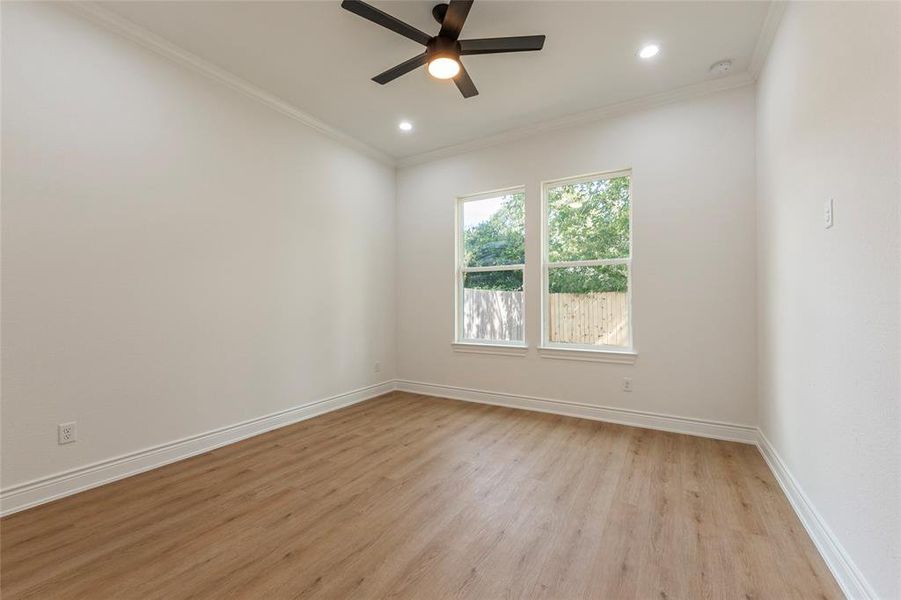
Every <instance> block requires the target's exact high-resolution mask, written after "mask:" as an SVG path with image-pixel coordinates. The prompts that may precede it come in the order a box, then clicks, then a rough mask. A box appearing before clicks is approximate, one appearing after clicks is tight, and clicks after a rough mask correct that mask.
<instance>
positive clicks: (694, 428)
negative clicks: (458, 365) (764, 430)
mask: <svg viewBox="0 0 901 600" xmlns="http://www.w3.org/2000/svg"><path fill="white" fill-rule="evenodd" d="M397 389H398V390H401V391H405V392H412V393H415V394H425V395H428V396H438V397H440V398H450V399H452V400H466V401H468V402H478V403H481V404H493V405H496V406H506V407H509V408H519V409H524V410H532V411H537V412H544V413H553V414H555V415H565V416H568V417H581V418H583V419H592V420H594V421H606V422H608V423H618V424H620V425H631V426H633V427H644V428H645V429H658V430H661V431H671V432H674V433H686V434H688V435H696V436H700V437H707V438H714V439H717V440H726V441H730V442H741V443H743V444H756V443H757V428H756V427H751V426H750V425H735V424H732V423H721V422H719V421H708V420H705V419H691V418H687V417H676V416H672V415H664V414H659V413H652V412H645V411H639V410H630V409H625V408H613V407H609V406H596V405H594V404H583V403H580V402H567V401H564V400H551V399H548V398H536V397H533V396H521V395H518V394H507V393H502V392H486V391H483V390H473V389H468V388H462V387H456V386H450V385H439V384H434V383H422V382H419V381H406V380H403V379H399V380H397Z"/></svg>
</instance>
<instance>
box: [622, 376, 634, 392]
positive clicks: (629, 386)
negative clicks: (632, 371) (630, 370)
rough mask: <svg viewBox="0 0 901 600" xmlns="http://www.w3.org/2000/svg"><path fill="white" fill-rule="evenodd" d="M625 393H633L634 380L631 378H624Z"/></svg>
mask: <svg viewBox="0 0 901 600" xmlns="http://www.w3.org/2000/svg"><path fill="white" fill-rule="evenodd" d="M623 391H624V392H631V391H632V378H631V377H623Z"/></svg>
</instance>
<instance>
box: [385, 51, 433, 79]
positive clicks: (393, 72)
mask: <svg viewBox="0 0 901 600" xmlns="http://www.w3.org/2000/svg"><path fill="white" fill-rule="evenodd" d="M428 58H429V55H428V54H427V53H425V52H423V53H422V54H419V55H417V56H414V57H413V58H411V59H410V60H405V61H404V62H402V63H400V64H399V65H397V66H396V67H391V68H390V69H388V70H387V71H385V72H384V73H379V74H378V75H376V76H375V77H373V78H372V80H373V81H374V82H376V83H380V84H382V85H385V84H386V83H388V82H389V81H394V80H395V79H397V78H398V77H400V76H401V75H406V74H407V73H409V72H410V71H412V70H413V69H415V68H416V67H421V66H422V65H424V64H425V63H426V62H427V61H428Z"/></svg>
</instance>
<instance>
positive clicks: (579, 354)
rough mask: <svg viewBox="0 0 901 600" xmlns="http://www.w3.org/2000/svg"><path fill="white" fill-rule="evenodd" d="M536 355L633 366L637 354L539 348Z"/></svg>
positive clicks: (613, 351) (549, 347) (621, 351)
mask: <svg viewBox="0 0 901 600" xmlns="http://www.w3.org/2000/svg"><path fill="white" fill-rule="evenodd" d="M538 354H539V355H540V356H541V357H542V358H556V359H559V360H581V361H587V362H602V363H612V364H616V365H634V364H635V361H636V360H637V359H638V353H637V352H635V351H634V350H587V349H584V348H558V347H554V346H541V347H539V348H538Z"/></svg>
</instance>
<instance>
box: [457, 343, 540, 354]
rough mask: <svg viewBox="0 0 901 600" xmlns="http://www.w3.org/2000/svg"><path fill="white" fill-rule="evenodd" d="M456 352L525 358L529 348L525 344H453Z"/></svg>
mask: <svg viewBox="0 0 901 600" xmlns="http://www.w3.org/2000/svg"><path fill="white" fill-rule="evenodd" d="M451 346H452V347H453V349H454V352H464V353H470V354H496V355H499V356H525V355H526V354H527V353H528V352H529V347H528V346H526V345H525V344H523V345H519V344H480V343H478V342H451Z"/></svg>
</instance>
